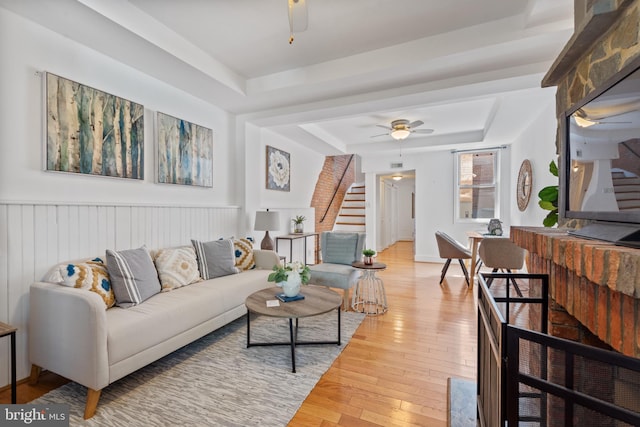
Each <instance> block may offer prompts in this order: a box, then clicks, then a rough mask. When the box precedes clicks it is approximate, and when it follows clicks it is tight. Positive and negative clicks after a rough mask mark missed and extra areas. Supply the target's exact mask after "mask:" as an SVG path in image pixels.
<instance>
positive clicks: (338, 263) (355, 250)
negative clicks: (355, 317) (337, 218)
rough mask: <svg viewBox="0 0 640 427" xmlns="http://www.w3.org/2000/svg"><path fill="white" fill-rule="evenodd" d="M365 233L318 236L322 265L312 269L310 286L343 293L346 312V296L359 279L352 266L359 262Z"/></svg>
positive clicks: (335, 232)
mask: <svg viewBox="0 0 640 427" xmlns="http://www.w3.org/2000/svg"><path fill="white" fill-rule="evenodd" d="M365 237H366V234H365V233H348V232H339V231H323V232H322V233H320V253H321V255H322V263H320V264H316V265H311V266H309V269H310V270H311V277H310V279H309V283H311V284H314V285H322V286H327V287H331V288H340V289H344V297H343V300H342V307H343V309H344V310H348V309H349V292H350V290H351V288H352V287H353V286H354V285H355V284H356V282H357V281H358V278H359V277H360V271H359V270H357V269H356V268H353V267H351V263H352V262H354V261H359V260H360V259H361V258H362V248H363V247H364V241H365Z"/></svg>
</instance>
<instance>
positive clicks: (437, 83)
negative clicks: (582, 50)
mask: <svg viewBox="0 0 640 427" xmlns="http://www.w3.org/2000/svg"><path fill="white" fill-rule="evenodd" d="M301 1H302V0H301ZM304 1H306V2H307V5H308V29H307V30H306V31H304V32H301V33H297V34H295V41H294V42H293V44H291V45H290V44H289V43H288V38H289V24H288V17H287V0H180V1H178V0H56V1H49V0H0V7H5V8H7V9H9V10H12V11H13V12H15V13H18V14H20V15H23V16H25V17H27V18H29V19H31V20H34V21H36V22H38V23H40V24H42V25H44V26H46V27H48V28H50V29H52V30H54V31H57V32H59V33H61V34H64V35H65V36H67V37H69V38H71V39H73V40H77V41H78V42H80V43H82V44H85V45H87V46H89V47H91V48H93V49H95V50H97V51H99V52H102V53H104V54H106V55H108V56H111V57H113V58H115V59H117V60H120V61H122V62H124V63H127V64H128V65H130V66H132V67H134V68H136V69H138V70H140V71H143V72H145V73H147V74H148V75H150V76H152V77H154V78H157V79H160V80H163V81H165V82H167V83H169V84H171V85H172V86H175V87H177V88H179V89H182V90H183V91H185V92H187V93H190V94H192V95H194V96H196V97H198V98H201V99H203V100H205V101H207V102H211V103H212V104H215V105H217V106H219V107H220V108H223V109H225V110H227V111H229V112H231V113H233V114H237V115H239V117H240V118H241V119H242V120H247V121H250V122H252V123H254V124H256V125H258V126H260V127H262V128H265V129H268V130H270V131H272V132H276V133H278V134H281V135H283V136H285V137H287V138H291V139H292V140H294V141H297V142H299V143H301V144H303V145H305V146H307V147H309V148H311V149H314V150H316V151H318V152H320V153H323V154H327V155H329V154H340V153H358V154H361V155H363V156H367V155H373V154H379V155H385V153H387V152H389V151H390V150H394V151H395V150H397V149H398V143H397V142H395V141H393V140H392V139H391V137H389V136H382V137H377V138H371V135H376V134H379V133H381V132H380V131H381V130H382V131H383V129H381V128H380V127H376V125H388V124H389V123H390V122H391V120H394V119H400V118H402V119H408V120H410V121H413V120H422V121H424V122H425V124H424V126H423V127H424V128H432V129H435V131H434V132H433V133H432V134H430V135H416V134H414V135H412V136H410V137H409V139H407V140H405V141H404V142H403V143H402V147H403V149H404V150H406V151H407V152H411V151H423V150H431V149H436V148H438V149H442V148H445V147H446V148H449V147H459V148H470V147H483V146H490V145H495V144H505V143H509V142H510V141H512V140H513V139H514V138H516V137H517V136H518V135H519V134H520V133H521V132H522V131H523V130H524V129H525V128H526V127H527V126H529V124H530V123H531V122H532V121H533V120H534V119H535V117H536V116H537V115H538V114H540V112H541V110H542V109H543V108H548V106H549V105H550V104H549V100H550V98H551V99H552V98H553V94H554V89H544V90H543V89H541V88H540V81H541V79H542V77H543V76H544V74H545V73H546V71H547V70H548V69H549V67H550V65H551V63H552V62H553V60H554V59H555V58H556V56H557V55H558V53H559V52H560V50H561V49H562V47H563V46H564V44H565V43H566V41H567V40H568V39H569V37H570V36H571V34H572V32H573V0H482V1H478V0H446V1H442V0H348V1H347V0H304ZM104 34H109V35H110V36H109V37H105V36H104Z"/></svg>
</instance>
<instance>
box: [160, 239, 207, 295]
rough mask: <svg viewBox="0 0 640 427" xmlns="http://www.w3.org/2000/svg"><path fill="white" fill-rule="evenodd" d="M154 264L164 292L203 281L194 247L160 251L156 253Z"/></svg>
mask: <svg viewBox="0 0 640 427" xmlns="http://www.w3.org/2000/svg"><path fill="white" fill-rule="evenodd" d="M153 262H154V263H155V265H156V270H158V278H159V279H160V285H161V286H162V292H168V291H170V290H172V289H177V288H180V287H182V286H186V285H190V284H191V283H195V282H199V281H201V280H202V278H201V277H200V271H199V270H198V260H197V258H196V252H195V251H194V250H193V247H192V246H180V247H177V248H167V249H160V250H158V251H156V252H155V253H154V259H153Z"/></svg>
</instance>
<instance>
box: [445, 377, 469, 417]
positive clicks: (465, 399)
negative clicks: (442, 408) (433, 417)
mask: <svg viewBox="0 0 640 427" xmlns="http://www.w3.org/2000/svg"><path fill="white" fill-rule="evenodd" d="M448 386H449V398H448V405H447V406H448V407H449V426H450V427H476V382H475V381H470V380H466V379H462V378H455V377H450V378H449V381H448Z"/></svg>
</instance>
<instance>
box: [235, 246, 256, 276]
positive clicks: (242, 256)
mask: <svg viewBox="0 0 640 427" xmlns="http://www.w3.org/2000/svg"><path fill="white" fill-rule="evenodd" d="M233 247H234V249H235V252H236V267H237V268H238V269H239V270H240V271H244V270H251V269H253V268H256V262H255V260H254V259H253V242H251V240H249V239H248V238H247V239H236V240H234V241H233Z"/></svg>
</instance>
